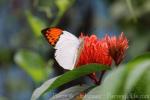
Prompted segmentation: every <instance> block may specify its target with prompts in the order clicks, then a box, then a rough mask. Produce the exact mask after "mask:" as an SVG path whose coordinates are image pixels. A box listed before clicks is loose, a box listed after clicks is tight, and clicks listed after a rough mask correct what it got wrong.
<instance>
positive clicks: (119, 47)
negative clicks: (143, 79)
mask: <svg viewBox="0 0 150 100" xmlns="http://www.w3.org/2000/svg"><path fill="white" fill-rule="evenodd" d="M104 40H106V42H107V44H108V48H109V54H110V56H111V57H112V58H113V60H114V61H115V64H116V65H118V64H120V63H121V61H122V60H123V58H124V54H125V51H126V50H127V48H128V40H127V38H126V37H125V36H124V33H123V32H122V33H121V35H120V36H119V37H118V38H117V37H116V36H112V37H110V36H108V35H106V36H105V38H104Z"/></svg>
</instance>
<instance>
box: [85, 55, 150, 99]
mask: <svg viewBox="0 0 150 100" xmlns="http://www.w3.org/2000/svg"><path fill="white" fill-rule="evenodd" d="M149 69H150V53H147V54H144V55H141V56H139V57H137V58H135V59H134V60H132V61H131V62H129V63H128V64H127V65H124V66H122V67H119V68H117V69H114V70H113V71H112V72H110V73H109V74H108V75H107V76H106V77H105V79H104V81H103V82H102V84H101V85H100V86H97V87H96V88H94V89H93V90H91V91H90V92H89V93H88V94H87V95H86V96H85V97H84V100H91V98H92V97H94V98H97V99H99V98H100V99H102V100H122V99H123V98H124V97H123V96H127V95H128V94H129V93H130V92H131V90H133V89H134V87H135V86H136V85H137V84H138V82H139V81H140V80H142V76H143V75H144V73H145V72H146V71H147V70H149ZM122 95H123V96H122ZM119 96H120V97H119ZM121 96H122V97H121Z"/></svg>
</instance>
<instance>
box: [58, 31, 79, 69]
mask: <svg viewBox="0 0 150 100" xmlns="http://www.w3.org/2000/svg"><path fill="white" fill-rule="evenodd" d="M80 42H81V41H80V40H79V39H78V38H77V37H75V36H74V35H72V34H71V33H69V32H67V31H63V34H62V35H61V36H60V38H59V40H58V41H57V43H56V45H55V49H56V52H55V59H56V60H57V62H58V63H59V65H60V66H61V67H63V68H64V69H67V70H72V69H73V68H74V66H75V63H76V59H77V53H78V48H79V45H80Z"/></svg>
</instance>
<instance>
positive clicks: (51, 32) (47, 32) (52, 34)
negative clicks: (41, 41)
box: [41, 28, 63, 46]
mask: <svg viewBox="0 0 150 100" xmlns="http://www.w3.org/2000/svg"><path fill="white" fill-rule="evenodd" d="M62 31H63V30H61V29H60V28H46V29H43V30H42V31H41V32H42V34H43V35H44V36H45V38H46V39H47V40H48V42H49V43H50V44H51V45H53V46H54V45H55V44H56V43H57V41H58V39H59V37H60V35H61V34H62Z"/></svg>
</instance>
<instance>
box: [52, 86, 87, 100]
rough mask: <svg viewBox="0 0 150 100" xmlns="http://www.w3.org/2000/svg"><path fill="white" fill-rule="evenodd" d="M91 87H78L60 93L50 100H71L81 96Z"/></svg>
mask: <svg viewBox="0 0 150 100" xmlns="http://www.w3.org/2000/svg"><path fill="white" fill-rule="evenodd" d="M88 88H89V86H87V85H76V86H73V87H71V88H68V89H66V90H63V91H61V92H60V93H58V94H56V95H55V96H53V97H52V98H50V100H60V99H61V100H71V99H73V98H74V97H75V96H77V95H79V94H80V93H81V92H83V91H85V90H86V89H88Z"/></svg>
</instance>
